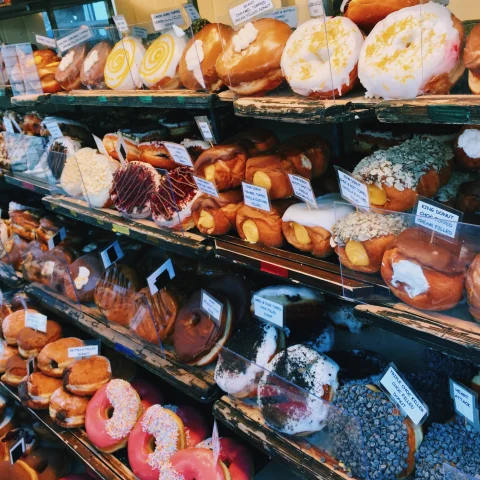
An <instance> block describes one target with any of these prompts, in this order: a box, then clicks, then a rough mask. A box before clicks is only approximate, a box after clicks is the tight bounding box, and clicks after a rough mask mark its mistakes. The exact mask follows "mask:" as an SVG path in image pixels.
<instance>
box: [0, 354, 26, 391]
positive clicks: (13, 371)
mask: <svg viewBox="0 0 480 480" xmlns="http://www.w3.org/2000/svg"><path fill="white" fill-rule="evenodd" d="M26 375H27V361H26V360H25V359H24V358H22V357H21V356H20V355H14V356H13V357H10V358H9V359H8V360H7V364H6V366H5V373H4V374H3V375H2V382H3V383H6V384H7V385H10V387H18V385H19V384H20V382H21V381H22V380H23V378H24V377H25V376H26Z"/></svg>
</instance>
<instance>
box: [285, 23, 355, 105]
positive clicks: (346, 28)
mask: <svg viewBox="0 0 480 480" xmlns="http://www.w3.org/2000/svg"><path fill="white" fill-rule="evenodd" d="M362 45H363V34H362V32H361V31H360V29H359V28H358V27H357V26H356V25H355V24H354V23H353V22H352V21H351V20H349V19H348V18H345V17H327V18H326V19H325V18H324V17H321V18H313V19H311V20H309V21H308V22H305V23H303V24H302V25H300V26H299V27H298V28H297V29H296V30H295V32H294V33H293V35H292V36H291V37H290V38H289V39H288V41H287V45H286V46H285V50H284V51H283V55H282V70H283V73H284V75H285V78H286V79H287V81H288V83H289V84H290V87H291V89H292V90H293V91H294V92H296V93H298V94H300V95H304V96H306V97H312V98H334V97H335V96H337V95H338V96H342V95H345V94H346V93H348V92H349V91H351V90H352V89H353V88H354V87H355V86H356V85H357V83H358V70H357V64H358V59H359V57H360V51H361V49H362Z"/></svg>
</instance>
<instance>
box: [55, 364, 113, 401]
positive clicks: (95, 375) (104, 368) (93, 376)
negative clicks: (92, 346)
mask: <svg viewBox="0 0 480 480" xmlns="http://www.w3.org/2000/svg"><path fill="white" fill-rule="evenodd" d="M111 379H112V368H111V366H110V360H108V358H105V357H102V356H101V355H94V356H92V357H85V358H80V359H78V360H76V361H75V362H73V363H72V364H71V365H70V366H68V367H67V368H66V369H65V370H64V372H63V386H64V387H65V389H66V390H67V391H69V392H70V393H73V394H74V395H79V396H91V395H93V394H94V393H95V392H96V391H97V390H98V389H99V388H100V387H101V386H103V385H105V384H106V383H108V382H109V381H110V380H111Z"/></svg>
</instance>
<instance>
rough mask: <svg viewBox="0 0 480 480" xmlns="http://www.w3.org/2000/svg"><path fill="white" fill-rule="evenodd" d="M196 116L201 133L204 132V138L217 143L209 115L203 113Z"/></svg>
mask: <svg viewBox="0 0 480 480" xmlns="http://www.w3.org/2000/svg"><path fill="white" fill-rule="evenodd" d="M194 118H195V121H196V122H197V125H198V129H199V130H200V133H201V134H202V137H203V139H204V140H205V141H206V142H212V143H216V141H215V135H214V134H213V131H212V126H211V125H210V120H209V119H208V117H207V116H205V115H201V116H198V117H194Z"/></svg>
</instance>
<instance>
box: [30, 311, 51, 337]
mask: <svg viewBox="0 0 480 480" xmlns="http://www.w3.org/2000/svg"><path fill="white" fill-rule="evenodd" d="M25 326H26V327H30V328H33V329H34V330H36V331H37V332H43V333H46V332H47V316H46V315H43V314H42V313H38V312H27V314H26V315H25Z"/></svg>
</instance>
